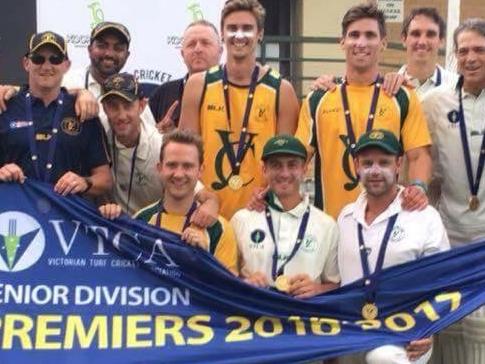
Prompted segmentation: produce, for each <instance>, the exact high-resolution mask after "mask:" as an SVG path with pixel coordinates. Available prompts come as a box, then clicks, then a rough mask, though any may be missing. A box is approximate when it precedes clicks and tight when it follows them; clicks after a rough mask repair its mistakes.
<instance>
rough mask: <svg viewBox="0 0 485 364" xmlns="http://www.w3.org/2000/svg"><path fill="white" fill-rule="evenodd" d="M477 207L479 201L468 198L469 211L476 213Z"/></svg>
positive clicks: (475, 198) (472, 197)
mask: <svg viewBox="0 0 485 364" xmlns="http://www.w3.org/2000/svg"><path fill="white" fill-rule="evenodd" d="M478 206H480V200H479V199H478V197H477V196H470V199H469V200H468V207H469V208H470V210H471V211H476V210H478Z"/></svg>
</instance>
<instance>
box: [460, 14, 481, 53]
mask: <svg viewBox="0 0 485 364" xmlns="http://www.w3.org/2000/svg"><path fill="white" fill-rule="evenodd" d="M463 32H475V33H477V34H479V35H481V36H482V37H485V19H481V18H470V19H466V20H465V21H464V22H463V23H461V24H460V25H458V27H457V28H456V29H455V32H454V33H453V44H454V46H455V51H456V50H458V36H459V35H460V34H461V33H463Z"/></svg>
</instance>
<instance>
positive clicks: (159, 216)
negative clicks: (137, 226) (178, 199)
mask: <svg viewBox="0 0 485 364" xmlns="http://www.w3.org/2000/svg"><path fill="white" fill-rule="evenodd" d="M196 209H197V204H196V203H195V201H194V202H193V203H192V206H190V209H189V211H188V212H187V215H185V222H184V226H183V228H182V231H184V230H185V229H187V228H188V227H189V225H190V218H191V217H192V215H193V213H194V211H195V210H196ZM166 212H167V210H165V207H163V202H162V200H160V202H159V203H158V212H157V220H156V227H161V226H160V224H161V223H162V214H163V213H166Z"/></svg>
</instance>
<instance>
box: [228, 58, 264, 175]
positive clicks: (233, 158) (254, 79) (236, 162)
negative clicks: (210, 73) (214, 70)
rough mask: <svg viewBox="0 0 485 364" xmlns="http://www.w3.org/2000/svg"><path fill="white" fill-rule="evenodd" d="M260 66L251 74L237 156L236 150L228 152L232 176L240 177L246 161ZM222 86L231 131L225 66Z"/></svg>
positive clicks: (231, 149) (230, 149)
mask: <svg viewBox="0 0 485 364" xmlns="http://www.w3.org/2000/svg"><path fill="white" fill-rule="evenodd" d="M258 75H259V66H258V65H256V66H255V67H254V70H253V73H252V74H251V83H250V84H249V93H248V98H247V100H246V108H245V109H244V117H243V120H242V126H241V134H240V135H239V142H238V146H237V154H236V155H235V154H234V149H233V148H229V150H228V151H227V156H228V158H229V162H230V163H231V169H232V173H231V176H232V175H238V174H239V170H240V169H241V162H242V160H243V159H244V154H245V152H246V150H245V149H246V148H245V147H244V144H245V143H244V142H245V141H246V136H247V134H248V123H249V115H250V114H251V107H252V106H253V100H254V91H255V90H256V85H257V83H258ZM222 85H223V89H224V104H225V105H224V106H225V108H226V115H227V121H228V123H229V129H230V128H231V108H230V103H229V81H228V78H227V68H226V66H224V68H223V74H222Z"/></svg>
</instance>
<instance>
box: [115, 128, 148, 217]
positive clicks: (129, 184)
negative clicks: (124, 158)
mask: <svg viewBox="0 0 485 364" xmlns="http://www.w3.org/2000/svg"><path fill="white" fill-rule="evenodd" d="M140 134H141V131H140ZM140 134H139V135H138V139H137V140H136V145H135V149H134V150H133V154H132V155H131V167H130V179H129V182H128V200H127V202H126V210H127V211H129V210H130V200H131V191H132V189H133V177H134V175H135V164H136V155H137V152H138V146H139V145H140ZM111 144H112V145H113V169H114V175H115V182H117V181H118V157H117V156H116V155H117V153H116V141H115V134H114V132H113V131H111Z"/></svg>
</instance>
